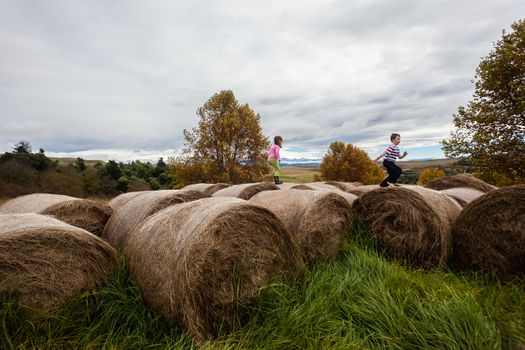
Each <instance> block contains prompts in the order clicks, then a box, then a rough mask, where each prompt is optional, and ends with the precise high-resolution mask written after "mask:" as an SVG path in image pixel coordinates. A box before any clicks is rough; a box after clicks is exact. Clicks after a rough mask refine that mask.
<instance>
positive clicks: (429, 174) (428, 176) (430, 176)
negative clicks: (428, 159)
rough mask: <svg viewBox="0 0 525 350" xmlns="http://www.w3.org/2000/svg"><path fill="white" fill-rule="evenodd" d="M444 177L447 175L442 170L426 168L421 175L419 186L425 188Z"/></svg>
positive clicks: (418, 181)
mask: <svg viewBox="0 0 525 350" xmlns="http://www.w3.org/2000/svg"><path fill="white" fill-rule="evenodd" d="M443 176H445V173H444V172H443V170H441V169H440V168H426V169H425V170H423V171H422V172H421V174H419V179H418V180H417V184H418V185H419V186H423V185H426V184H427V183H429V182H430V181H432V180H434V179H437V178H439V177H443Z"/></svg>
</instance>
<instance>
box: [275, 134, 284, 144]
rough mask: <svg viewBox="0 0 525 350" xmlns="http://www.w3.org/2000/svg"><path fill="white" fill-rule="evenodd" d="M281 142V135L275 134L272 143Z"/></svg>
mask: <svg viewBox="0 0 525 350" xmlns="http://www.w3.org/2000/svg"><path fill="white" fill-rule="evenodd" d="M281 142H283V138H282V137H281V136H275V137H274V138H273V143H275V144H276V145H280V144H281Z"/></svg>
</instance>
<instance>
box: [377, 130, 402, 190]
mask: <svg viewBox="0 0 525 350" xmlns="http://www.w3.org/2000/svg"><path fill="white" fill-rule="evenodd" d="M390 141H391V142H392V144H391V145H390V146H388V148H387V149H386V150H385V151H384V152H383V153H381V154H380V155H379V156H378V157H377V158H376V159H374V162H376V163H377V162H378V161H379V159H381V158H382V157H383V156H384V157H385V159H383V165H384V167H385V168H386V170H387V171H388V177H387V178H386V179H384V180H383V182H381V184H380V185H379V186H381V187H388V186H390V185H393V186H399V185H398V184H396V181H397V179H398V178H399V177H400V176H401V174H402V173H403V171H402V170H401V168H400V167H398V166H397V165H396V158H399V159H403V158H405V157H406V156H407V154H408V152H407V151H405V152H404V153H403V155H402V156H400V155H399V153H400V151H399V144H400V143H401V136H400V135H399V134H392V135H390Z"/></svg>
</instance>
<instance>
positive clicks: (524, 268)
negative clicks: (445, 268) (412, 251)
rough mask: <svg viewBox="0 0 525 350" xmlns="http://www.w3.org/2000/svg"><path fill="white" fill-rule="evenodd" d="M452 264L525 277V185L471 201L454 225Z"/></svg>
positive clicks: (506, 276) (503, 276) (507, 276)
mask: <svg viewBox="0 0 525 350" xmlns="http://www.w3.org/2000/svg"><path fill="white" fill-rule="evenodd" d="M453 244H454V252H453V256H452V265H453V266H455V267H457V268H459V269H462V270H481V271H495V272H496V274H497V275H498V276H499V277H500V278H501V279H502V280H506V281H511V280H520V279H521V280H523V279H524V278H525V185H516V186H509V187H504V188H501V189H498V190H495V191H491V192H489V193H487V194H485V195H483V196H481V197H479V198H477V199H475V200H474V201H472V202H471V203H469V204H468V205H467V206H466V207H465V208H464V209H463V211H462V212H461V214H460V215H459V217H458V219H457V221H456V223H455V225H454V235H453Z"/></svg>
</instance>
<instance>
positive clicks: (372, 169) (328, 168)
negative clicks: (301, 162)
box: [321, 141, 384, 185]
mask: <svg viewBox="0 0 525 350" xmlns="http://www.w3.org/2000/svg"><path fill="white" fill-rule="evenodd" d="M321 177H322V179H323V180H325V181H328V180H330V181H345V182H354V181H358V182H361V183H363V184H367V185H368V184H378V183H380V182H381V181H383V178H384V173H383V170H381V168H380V167H379V166H378V165H377V164H375V163H374V162H373V161H372V160H371V159H370V157H369V156H368V154H366V152H365V151H363V150H362V149H360V148H358V147H356V146H354V145H352V144H350V143H348V144H345V143H344V142H340V141H335V142H332V143H331V144H330V147H329V148H328V151H327V152H326V154H325V156H324V157H323V160H322V162H321Z"/></svg>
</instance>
